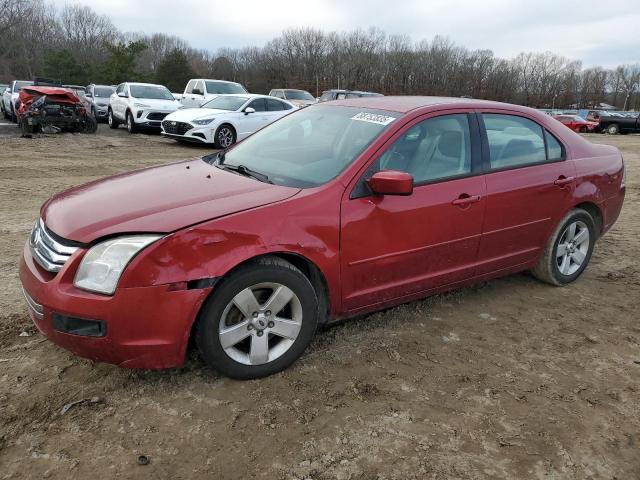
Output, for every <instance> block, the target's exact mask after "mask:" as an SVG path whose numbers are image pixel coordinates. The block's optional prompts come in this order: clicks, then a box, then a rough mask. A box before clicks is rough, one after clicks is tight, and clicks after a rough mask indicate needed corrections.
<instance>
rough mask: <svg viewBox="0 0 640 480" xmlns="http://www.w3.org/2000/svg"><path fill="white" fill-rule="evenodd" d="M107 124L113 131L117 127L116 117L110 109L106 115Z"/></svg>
mask: <svg viewBox="0 0 640 480" xmlns="http://www.w3.org/2000/svg"><path fill="white" fill-rule="evenodd" d="M107 123H108V124H109V128H113V129H116V128H118V125H119V124H118V121H117V120H116V117H114V116H113V110H111V109H109V112H108V113H107Z"/></svg>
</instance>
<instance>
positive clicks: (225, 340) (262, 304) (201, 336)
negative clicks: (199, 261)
mask: <svg viewBox="0 0 640 480" xmlns="http://www.w3.org/2000/svg"><path fill="white" fill-rule="evenodd" d="M197 322H198V323H197V324H196V330H195V340H196V345H197V346H198V350H199V351H200V355H201V356H202V358H203V359H204V360H205V362H206V363H207V364H208V365H210V366H211V367H213V368H214V369H216V370H217V371H219V372H220V373H222V374H224V375H226V376H228V377H231V378H236V379H243V380H244V379H252V378H261V377H266V376H268V375H272V374H274V373H276V372H279V371H281V370H284V369H285V368H287V367H288V366H289V365H290V364H291V363H293V362H294V361H295V360H296V359H297V358H298V357H300V355H302V353H303V352H304V351H305V349H306V348H307V346H308V345H309V343H311V340H312V339H313V336H314V334H315V332H316V328H317V324H318V299H317V296H316V292H315V290H314V288H313V286H312V285H311V283H310V282H309V279H308V278H307V277H306V276H305V275H304V274H303V273H302V272H301V271H300V270H298V269H297V268H296V267H294V266H293V265H292V264H290V263H289V262H286V261H284V260H282V259H280V258H277V257H265V258H262V259H260V260H257V261H255V262H251V263H248V264H246V265H243V266H241V267H239V268H238V269H237V270H236V271H235V272H233V273H232V274H231V275H230V276H229V277H227V278H225V279H223V280H222V281H221V282H220V283H219V284H218V285H216V287H215V288H214V290H213V292H212V293H211V295H210V296H209V298H208V299H207V301H206V303H205V304H204V306H203V308H202V310H201V312H200V315H199V318H198V320H197Z"/></svg>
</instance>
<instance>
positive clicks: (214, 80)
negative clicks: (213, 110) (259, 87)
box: [187, 78, 240, 85]
mask: <svg viewBox="0 0 640 480" xmlns="http://www.w3.org/2000/svg"><path fill="white" fill-rule="evenodd" d="M193 80H195V81H196V82H200V81H202V82H220V83H233V84H237V85H240V84H239V83H238V82H232V81H230V80H218V79H217V78H192V79H191V80H189V82H191V81H193ZM187 83H188V82H187Z"/></svg>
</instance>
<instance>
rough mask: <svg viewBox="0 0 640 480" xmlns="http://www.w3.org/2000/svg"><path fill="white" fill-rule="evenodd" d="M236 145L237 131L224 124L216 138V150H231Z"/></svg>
mask: <svg viewBox="0 0 640 480" xmlns="http://www.w3.org/2000/svg"><path fill="white" fill-rule="evenodd" d="M234 143H236V131H235V130H234V129H233V127H232V126H231V125H228V124H226V123H225V124H223V125H220V126H219V127H218V129H217V130H216V133H215V136H214V144H213V146H214V147H215V148H219V149H224V148H229V147H230V146H231V145H233V144H234Z"/></svg>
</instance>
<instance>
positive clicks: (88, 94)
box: [84, 92, 93, 98]
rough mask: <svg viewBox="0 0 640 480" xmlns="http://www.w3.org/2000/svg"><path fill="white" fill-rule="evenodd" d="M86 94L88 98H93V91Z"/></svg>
mask: <svg viewBox="0 0 640 480" xmlns="http://www.w3.org/2000/svg"><path fill="white" fill-rule="evenodd" d="M84 96H85V97H87V98H93V93H91V92H86V93H85V94H84Z"/></svg>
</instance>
